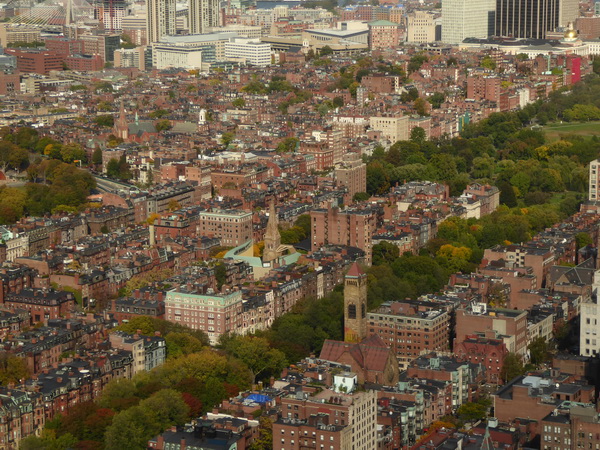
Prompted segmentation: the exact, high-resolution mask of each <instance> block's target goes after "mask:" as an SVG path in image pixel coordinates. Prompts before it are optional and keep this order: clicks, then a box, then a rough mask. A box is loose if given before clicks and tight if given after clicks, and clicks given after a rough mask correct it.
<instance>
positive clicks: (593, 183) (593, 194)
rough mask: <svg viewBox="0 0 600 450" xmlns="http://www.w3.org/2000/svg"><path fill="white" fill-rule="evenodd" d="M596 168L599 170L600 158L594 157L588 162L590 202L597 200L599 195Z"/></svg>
mask: <svg viewBox="0 0 600 450" xmlns="http://www.w3.org/2000/svg"><path fill="white" fill-rule="evenodd" d="M598 170H600V159H595V160H593V161H592V162H591V163H590V187H589V200H590V201H591V202H597V201H598V198H600V197H598V195H600V178H598Z"/></svg>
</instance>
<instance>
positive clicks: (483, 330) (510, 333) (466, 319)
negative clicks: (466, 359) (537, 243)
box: [454, 303, 527, 356]
mask: <svg viewBox="0 0 600 450" xmlns="http://www.w3.org/2000/svg"><path fill="white" fill-rule="evenodd" d="M473 336H481V337H486V338H491V339H501V340H502V341H503V342H504V344H505V345H506V348H507V349H508V351H509V352H512V353H518V354H519V355H522V356H525V354H526V353H527V312H526V311H519V310H515V309H502V308H488V307H487V304H485V303H477V304H471V305H469V306H467V307H466V308H459V309H458V310H457V311H456V338H455V340H454V348H458V347H457V346H458V345H459V344H461V343H462V342H464V341H466V340H468V339H471V338H472V337H473Z"/></svg>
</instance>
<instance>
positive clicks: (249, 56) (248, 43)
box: [225, 38, 271, 67]
mask: <svg viewBox="0 0 600 450" xmlns="http://www.w3.org/2000/svg"><path fill="white" fill-rule="evenodd" d="M225 59H226V60H227V61H239V62H242V63H245V64H250V65H253V66H259V67H265V66H268V65H269V64H271V45H270V44H265V43H261V42H260V41H259V40H255V39H240V38H237V39H232V40H231V41H230V42H227V43H226V44H225Z"/></svg>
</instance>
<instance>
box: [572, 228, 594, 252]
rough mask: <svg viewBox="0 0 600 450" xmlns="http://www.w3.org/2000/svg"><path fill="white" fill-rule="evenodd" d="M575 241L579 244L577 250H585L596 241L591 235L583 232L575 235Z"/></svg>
mask: <svg viewBox="0 0 600 450" xmlns="http://www.w3.org/2000/svg"><path fill="white" fill-rule="evenodd" d="M575 241H576V242H577V249H580V248H583V247H585V246H587V245H592V244H593V243H594V240H593V239H592V237H591V236H590V235H589V233H586V232H581V233H577V234H576V235H575Z"/></svg>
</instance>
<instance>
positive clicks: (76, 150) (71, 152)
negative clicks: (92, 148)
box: [60, 142, 87, 164]
mask: <svg viewBox="0 0 600 450" xmlns="http://www.w3.org/2000/svg"><path fill="white" fill-rule="evenodd" d="M60 156H61V159H62V160H63V161H64V162H66V163H69V164H70V163H72V162H74V161H81V162H82V163H83V162H85V161H86V160H87V155H86V153H85V150H84V149H83V148H82V147H81V145H79V144H77V143H75V142H71V143H69V144H66V145H63V147H62V149H61V150H60Z"/></svg>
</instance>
